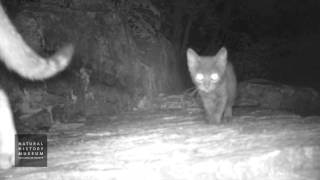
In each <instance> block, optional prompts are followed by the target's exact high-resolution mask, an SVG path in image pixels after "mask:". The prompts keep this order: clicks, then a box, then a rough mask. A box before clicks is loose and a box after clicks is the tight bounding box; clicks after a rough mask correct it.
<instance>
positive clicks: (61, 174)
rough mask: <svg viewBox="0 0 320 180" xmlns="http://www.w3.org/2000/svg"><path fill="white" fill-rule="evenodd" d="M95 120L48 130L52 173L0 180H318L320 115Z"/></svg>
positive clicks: (12, 173)
mask: <svg viewBox="0 0 320 180" xmlns="http://www.w3.org/2000/svg"><path fill="white" fill-rule="evenodd" d="M98 119H100V120H98ZM108 119H109V120H108ZM90 122H91V123H90V125H85V126H78V127H73V128H72V127H70V128H69V130H65V129H63V128H61V129H59V128H58V129H56V130H52V131H51V132H50V133H49V138H48V142H49V148H48V153H49V156H48V167H47V168H21V167H19V168H14V169H11V170H9V171H6V172H1V173H0V178H1V179H14V180H18V179H29V180H31V179H32V180H36V179H77V180H79V179H80V180H81V179H83V180H86V179H104V180H105V179H130V180H131V179H170V180H172V179H197V180H198V179H223V180H226V179H252V180H257V179H288V180H289V179H290V180H292V179H311V180H313V179H314V180H316V179H319V177H320V146H319V144H320V141H319V137H320V117H316V116H314V117H304V118H302V117H300V116H297V115H293V114H288V113H284V112H276V111H271V110H263V109H260V110H258V109H244V108H241V109H236V112H235V117H234V120H233V122H232V123H230V124H226V125H219V126H215V125H207V124H205V123H204V121H203V116H202V113H201V112H200V111H199V109H197V108H194V109H185V110H176V111H174V110H171V111H163V112H159V111H158V112H151V111H150V112H133V113H126V114H123V115H119V116H116V117H112V118H108V117H105V118H104V117H99V118H96V121H95V119H92V120H91V121H90ZM63 126H65V127H67V126H68V124H66V125H63Z"/></svg>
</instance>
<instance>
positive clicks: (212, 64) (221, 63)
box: [187, 47, 237, 124]
mask: <svg viewBox="0 0 320 180" xmlns="http://www.w3.org/2000/svg"><path fill="white" fill-rule="evenodd" d="M187 58H188V67H189V71H190V74H191V77H192V80H193V83H194V84H195V85H196V87H197V89H198V91H199V94H200V96H201V99H202V102H203V106H204V109H205V111H206V115H207V120H208V122H209V123H216V124H219V123H221V122H222V121H223V119H224V120H225V121H228V120H229V119H231V117H232V106H233V104H234V100H235V97H236V88H237V81H236V77H235V73H234V70H233V66H232V64H231V63H230V62H228V60H227V50H226V49H225V48H224V47H223V48H221V49H220V50H219V52H218V53H217V54H216V55H215V56H199V55H198V54H197V53H196V52H195V51H193V50H192V49H188V51H187ZM197 74H202V75H201V76H202V77H203V78H199V77H196V76H197ZM212 74H216V75H217V76H218V77H219V78H218V79H217V80H213V79H214V78H212V77H211V75H212ZM197 78H198V80H197ZM199 79H201V81H199Z"/></svg>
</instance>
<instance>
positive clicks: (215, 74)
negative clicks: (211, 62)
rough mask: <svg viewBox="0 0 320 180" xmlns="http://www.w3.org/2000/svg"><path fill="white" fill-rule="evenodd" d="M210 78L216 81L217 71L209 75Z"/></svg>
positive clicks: (217, 78)
mask: <svg viewBox="0 0 320 180" xmlns="http://www.w3.org/2000/svg"><path fill="white" fill-rule="evenodd" d="M210 78H211V80H212V81H213V82H217V81H218V80H219V75H218V74H217V73H213V74H211V75H210Z"/></svg>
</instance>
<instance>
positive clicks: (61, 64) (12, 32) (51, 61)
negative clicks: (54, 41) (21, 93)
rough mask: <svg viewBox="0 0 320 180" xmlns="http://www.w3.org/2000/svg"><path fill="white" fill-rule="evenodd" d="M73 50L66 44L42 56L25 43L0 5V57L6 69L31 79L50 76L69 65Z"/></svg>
mask: <svg viewBox="0 0 320 180" xmlns="http://www.w3.org/2000/svg"><path fill="white" fill-rule="evenodd" d="M73 52H74V47H73V46H72V45H67V46H65V47H63V48H62V49H61V50H59V51H58V52H57V53H56V54H54V55H53V56H51V57H49V58H46V59H45V58H42V57H41V56H39V55H38V54H37V53H35V52H34V51H33V50H32V49H31V48H30V47H29V46H28V45H27V44H26V42H25V41H24V40H23V38H22V37H21V35H20V34H19V33H18V32H17V30H16V29H15V27H14V26H13V25H12V24H11V22H10V20H9V18H8V16H7V15H6V14H5V12H4V9H3V7H2V6H1V5H0V58H1V61H3V62H4V64H5V65H6V66H7V67H8V69H11V70H13V71H15V72H16V73H18V74H19V75H21V76H23V77H25V78H28V79H31V80H41V79H46V78H50V77H52V76H54V75H55V74H57V73H58V72H60V71H62V70H63V69H65V68H66V67H67V66H68V65H69V63H70V61H71V58H72V55H73Z"/></svg>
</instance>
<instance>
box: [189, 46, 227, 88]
mask: <svg viewBox="0 0 320 180" xmlns="http://www.w3.org/2000/svg"><path fill="white" fill-rule="evenodd" d="M187 59H188V67H189V71H190V74H191V77H192V80H193V82H194V83H195V85H196V86H197V88H198V89H199V90H201V91H204V92H211V91H213V90H215V89H216V87H217V85H218V84H219V83H220V82H221V80H222V79H223V78H224V77H223V76H224V72H225V69H226V66H227V50H226V49H225V48H224V47H223V48H221V49H220V50H219V52H218V53H217V54H216V55H215V56H199V55H198V54H197V53H196V52H195V51H193V50H192V49H188V50H187Z"/></svg>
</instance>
